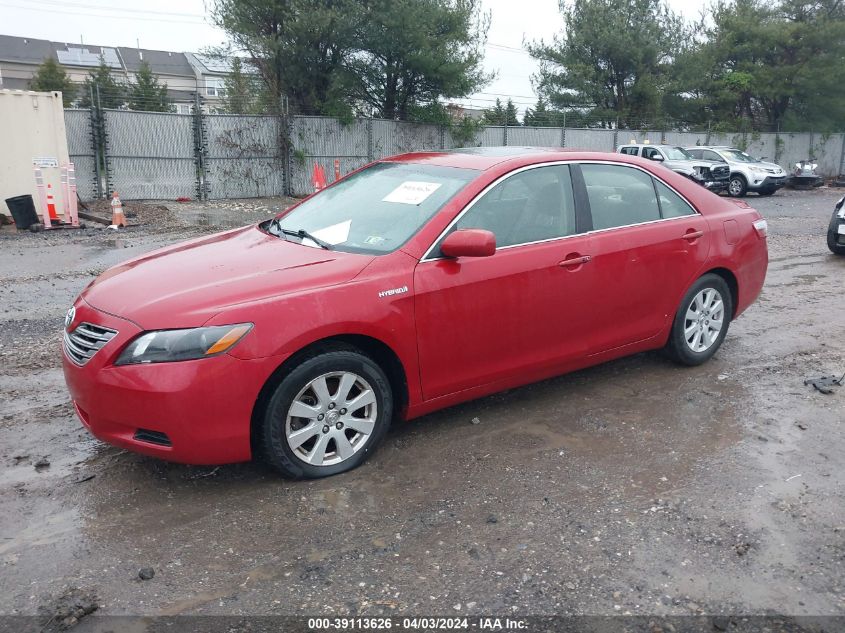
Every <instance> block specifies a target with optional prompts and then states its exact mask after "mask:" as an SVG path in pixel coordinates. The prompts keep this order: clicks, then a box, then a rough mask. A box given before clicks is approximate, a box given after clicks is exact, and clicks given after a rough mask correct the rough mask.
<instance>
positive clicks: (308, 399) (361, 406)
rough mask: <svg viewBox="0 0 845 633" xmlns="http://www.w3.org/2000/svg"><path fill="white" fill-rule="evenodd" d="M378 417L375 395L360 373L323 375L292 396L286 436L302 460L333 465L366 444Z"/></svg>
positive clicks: (316, 464) (286, 424)
mask: <svg viewBox="0 0 845 633" xmlns="http://www.w3.org/2000/svg"><path fill="white" fill-rule="evenodd" d="M377 417H378V405H377V404H376V394H375V392H374V391H373V388H372V387H371V386H370V384H369V383H368V382H367V381H366V380H364V379H363V378H362V377H361V376H359V375H358V374H355V373H352V372H332V373H328V374H323V375H322V376H318V377H317V378H314V379H313V380H312V381H311V382H309V383H308V384H307V385H305V387H303V388H302V390H300V392H299V393H298V394H297V395H296V397H295V398H294V399H293V402H292V403H291V406H290V409H288V414H287V419H286V421H285V438H286V440H287V443H288V446H290V449H291V450H292V451H293V453H294V455H296V456H297V457H298V458H299V459H301V460H302V461H304V462H306V463H308V464H311V465H313V466H331V465H334V464H339V463H341V462H343V461H346V460H347V459H349V458H350V457H352V456H353V455H354V454H355V453H357V452H358V451H359V450H361V449H362V448H363V447H364V445H365V444H366V443H367V441H368V440H369V439H370V436H371V435H372V433H373V429H374V428H375V424H376V419H377Z"/></svg>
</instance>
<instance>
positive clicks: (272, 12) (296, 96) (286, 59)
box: [212, 0, 361, 114]
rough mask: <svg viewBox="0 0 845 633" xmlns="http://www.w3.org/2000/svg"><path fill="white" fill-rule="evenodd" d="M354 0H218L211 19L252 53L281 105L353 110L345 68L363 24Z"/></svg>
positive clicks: (311, 110) (239, 48)
mask: <svg viewBox="0 0 845 633" xmlns="http://www.w3.org/2000/svg"><path fill="white" fill-rule="evenodd" d="M360 14H361V7H360V3H359V2H356V1H355V0H266V1H263V2H254V1H252V0H213V2H212V20H213V21H214V24H215V25H216V26H218V27H219V28H221V29H222V30H224V31H225V32H226V34H227V35H228V37H229V39H230V40H231V45H232V47H233V49H234V52H235V53H242V54H244V55H246V56H247V58H248V59H249V62H250V64H252V65H253V66H254V67H255V69H256V70H257V71H258V74H259V76H260V77H261V80H262V82H263V83H264V85H265V86H266V89H267V91H268V93H269V95H270V96H271V97H272V102H273V107H274V109H276V110H280V109H281V107H282V105H281V104H282V103H283V101H285V99H286V100H287V103H288V104H289V105H290V108H291V110H292V111H293V112H296V113H303V114H341V113H343V111H348V110H349V105H348V103H347V100H346V94H345V92H344V86H345V80H346V78H347V75H346V72H345V68H346V64H347V62H348V61H349V57H350V55H351V54H352V51H353V50H354V48H355V43H356V37H357V35H356V33H357V30H358V28H359V27H360V21H361V20H360Z"/></svg>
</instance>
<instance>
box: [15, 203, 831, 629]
mask: <svg viewBox="0 0 845 633" xmlns="http://www.w3.org/2000/svg"><path fill="white" fill-rule="evenodd" d="M840 195H842V194H841V192H839V191H837V190H832V189H822V190H817V191H810V192H791V191H782V192H779V193H778V194H777V195H775V196H773V197H771V198H757V197H755V196H749V198H748V201H749V202H750V203H751V204H753V205H754V206H756V207H757V208H758V209H759V210H760V211H761V212H762V213H763V214H764V215H765V216H766V217H767V218H768V220H769V226H770V234H771V237H770V257H771V264H770V269H769V275H768V280H767V283H766V287H765V290H764V292H763V295H762V296H761V298H760V300H759V301H758V302H757V304H756V305H754V306H753V307H752V308H751V309H750V310H749V311H748V312H747V313H746V314H745V315H743V316H742V317H741V318H740V319H739V320H738V321H737V322H736V323H734V324H733V325H732V326H731V330H730V333H729V335H728V338H727V340H726V341H725V344H724V346H723V347H722V349H721V350H720V352H719V353H718V355H717V356H716V357H715V359H714V360H712V361H711V362H710V363H708V364H706V365H704V366H702V367H698V368H693V369H689V368H680V367H677V366H674V365H672V364H671V363H670V362H668V361H666V360H664V359H663V358H662V357H661V356H660V355H658V354H651V353H650V354H642V355H638V356H635V357H632V358H628V359H624V360H620V361H617V362H612V363H609V364H606V365H602V366H600V367H596V368H593V369H589V370H586V371H581V372H578V373H575V374H571V375H568V376H564V377H560V378H556V379H553V380H548V381H545V382H542V383H539V384H536V385H533V386H530V387H526V388H523V389H516V390H513V391H510V392H508V393H504V394H500V395H497V396H493V397H489V398H485V399H483V400H479V401H476V402H472V403H469V404H465V405H462V406H458V407H454V408H451V409H448V410H446V411H442V412H439V413H436V414H433V415H429V416H426V417H425V418H423V419H420V420H416V421H414V422H411V423H407V424H404V425H397V426H395V427H394V428H393V429H392V430H391V432H390V433H389V435H388V437H387V439H386V441H385V443H384V444H383V446H382V447H381V449H380V450H379V451H378V452H377V453H376V455H374V457H373V458H372V459H371V460H370V461H369V462H368V463H367V464H365V465H364V466H363V467H361V468H359V469H358V470H356V471H354V472H351V473H347V474H344V475H340V476H336V477H332V478H329V479H324V480H320V481H312V482H290V481H285V480H281V479H279V478H278V477H276V476H275V475H274V474H272V473H270V472H269V471H267V470H266V469H264V468H263V467H261V466H259V465H252V464H243V465H235V466H225V467H220V468H198V467H188V466H180V465H174V464H167V463H164V462H159V461H156V460H153V459H149V458H145V457H141V456H138V455H134V454H131V453H127V452H123V451H121V450H118V449H115V448H112V447H109V446H106V445H104V444H101V443H99V442H98V441H96V440H94V439H93V438H91V437H90V436H89V435H88V433H87V432H85V431H84V430H83V428H82V427H81V425H80V423H79V422H78V421H77V419H76V417H75V415H74V414H73V411H72V409H71V405H70V402H69V400H68V396H67V394H66V392H65V389H64V383H63V379H62V374H61V369H60V361H59V355H60V332H61V328H62V320H63V317H64V314H65V311H66V310H67V308H68V306H70V305H71V302H72V301H73V299H74V297H75V296H76V295H77V294H78V293H79V292H80V291H81V290H82V288H83V287H84V286H85V285H86V284H87V283H88V282H89V281H90V280H91V279H92V278H93V276H94V275H96V274H98V273H99V272H101V271H102V270H104V269H105V268H106V267H108V266H110V265H112V264H115V263H118V262H119V261H121V260H123V259H125V258H128V257H130V256H134V255H137V254H139V253H143V252H145V251H148V250H150V249H153V248H156V247H159V246H162V245H164V244H168V243H171V242H174V241H177V240H180V239H183V238H185V237H189V236H192V235H195V234H197V233H201V232H206V231H210V230H214V226H215V225H225V226H232V225H237V224H242V223H249V222H254V221H257V220H258V219H261V218H263V217H266V216H267V214H268V213H271V212H272V211H273V210H274V209H276V208H281V206H283V205H284V201H262V202H261V203H260V204H259V206H260V207H261V210H259V211H255V210H253V209H251V205H252V204H255V203H249V202H246V203H243V206H236V205H237V203H234V205H233V204H232V203H218V204H217V205H213V206H211V207H208V208H205V207H203V206H202V205H198V204H196V203H194V204H192V205H188V206H184V207H180V206H178V205H167V206H162V207H158V206H157V205H155V204H153V205H150V206H149V208H145V209H144V213H142V214H141V215H142V216H144V217H141V218H140V219H139V221H142V222H141V223H142V224H143V226H138V227H136V228H130V229H128V230H126V231H123V232H121V233H119V234H116V233H114V232H111V231H108V230H105V229H96V228H92V229H88V230H84V231H77V232H71V231H65V232H53V233H50V234H39V235H30V234H22V235H16V234H14V233H13V232H12V231H11V230H10V229H9V228H8V227H6V228H4V229H3V230H2V231H0V282H2V286H0V463H2V473H1V474H0V614H5V615H9V614H23V615H32V614H36V613H38V612H39V608H42V609H43V608H46V609H50V608H52V605H55V604H56V601H57V600H59V597H60V596H61V595H62V593H63V592H65V591H67V590H68V589H69V588H71V587H74V588H77V589H78V591H80V592H87V594H86V595H96V599H95V602H96V605H95V606H97V607H98V611H97V614H144V615H161V614H306V615H336V614H393V615H408V614H415V615H431V614H444V615H457V614H491V613H495V614H500V615H505V614H513V615H518V616H526V615H548V614H625V613H631V614H662V615H682V614H696V613H698V614H702V613H703V614H724V613H734V614H766V613H783V614H790V615H802V614H804V615H843V614H845V573H843V572H845V485H843V468H844V467H845V388H843V389H839V390H838V391H837V392H836V393H834V394H833V395H823V394H821V393H819V392H818V391H814V390H813V389H812V388H811V387H808V386H805V385H804V383H803V381H804V379H805V378H808V377H815V376H820V375H823V374H831V373H835V372H839V373H840V374H841V373H845V339H843V336H845V334H843V328H842V325H843V305H845V304H843V296H845V294H843V288H845V259H843V258H835V257H834V256H832V255H831V254H830V253H829V252H828V250H827V248H826V245H825V230H826V225H827V222H828V219H829V217H830V213H831V212H832V208H833V204H834V201H835V199H836V198H837V197H838V196H840ZM273 205H276V206H273ZM128 206H129V207H130V209H131V206H132V205H128ZM197 222H200V224H197ZM835 324H836V327H834V325H835ZM474 418H478V420H479V421H480V423H479V424H474V423H472V420H473V419H474ZM48 464H49V465H48ZM141 568H152V569H153V570H154V576H153V577H152V578H151V579H149V580H139V579H138V572H139V569H141Z"/></svg>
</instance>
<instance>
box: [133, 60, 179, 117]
mask: <svg viewBox="0 0 845 633" xmlns="http://www.w3.org/2000/svg"><path fill="white" fill-rule="evenodd" d="M128 96H129V109H130V110H145V111H147V112H172V111H173V104H172V103H171V101H170V98H169V97H168V96H167V84H166V83H159V80H158V77H156V76H155V75H154V74H153V71H152V68H150V65H149V63H147V61H146V60H144V61H142V62H141V66H140V67H139V68H138V72H136V73H135V81H134V83H132V84H131V85H130V86H129V95H128Z"/></svg>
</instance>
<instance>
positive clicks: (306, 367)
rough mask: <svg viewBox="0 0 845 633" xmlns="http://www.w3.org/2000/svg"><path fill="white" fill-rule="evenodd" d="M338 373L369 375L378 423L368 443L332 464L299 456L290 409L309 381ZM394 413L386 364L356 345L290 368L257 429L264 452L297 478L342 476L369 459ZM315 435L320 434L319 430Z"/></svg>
mask: <svg viewBox="0 0 845 633" xmlns="http://www.w3.org/2000/svg"><path fill="white" fill-rule="evenodd" d="M333 372H349V373H352V374H355V375H357V376H359V377H361V378H363V379H364V380H365V381H366V382H367V383H368V385H369V386H370V387H371V388H372V391H373V393H374V394H375V403H376V406H377V410H376V411H377V414H376V415H377V417H376V420H375V425H374V427H373V430H372V432H371V433H370V435H369V437H368V438H366V441H365V443H364V444H362V445H361V447H360V449H357V450H356V451H355V452H354V453H353V454H352V456H350V457H348V458H347V459H344V460H343V461H341V462H339V463H336V464H332V465H314V464H309V463H308V462H306V461H304V460H303V459H301V458H300V457H298V456H297V454H296V453H295V452H294V450H293V449H292V448H291V447H290V445H289V444H288V439H287V435H286V424H287V418H288V412H289V410H290V407H291V405H292V404H293V401H294V398H296V397H297V395H298V394H300V392H301V391H302V390H303V389H304V388H306V386H307V385H309V384H310V383H311V382H312V381H314V380H315V379H317V378H319V377H320V376H323V375H325V374H331V373H333ZM392 417H393V393H392V390H391V388H390V381H389V380H388V378H387V376H386V375H385V373H384V371H383V370H382V369H381V367H379V366H378V365H377V364H376V363H375V362H374V361H373V360H372V359H371V358H369V357H368V356H365V355H364V354H362V353H360V352H359V351H357V350H353V349H337V350H329V351H322V352H318V353H316V354H315V355H313V356H310V357H306V358H305V359H304V360H303V361H302V362H301V363H300V364H299V365H297V366H296V367H295V368H294V369H292V370H291V371H290V372H288V374H287V375H286V376H285V377H284V378H283V379H282V380H281V381H280V382H279V384H278V386H277V387H276V390H275V391H274V392H273V395H272V396H271V397H270V399H269V401H268V403H267V407H266V409H265V411H264V413H263V415H262V417H261V418H260V420H259V422H260V426H259V428H258V429H257V437H256V439H257V449H258V453H259V457H260V458H261V459H262V460H263V461H264V462H266V463H267V464H269V465H270V466H271V467H273V468H274V469H276V470H277V471H279V472H280V473H281V474H282V475H284V476H285V477H288V478H291V479H316V478H319V477H328V476H329V475H336V474H338V473H342V472H345V471H347V470H352V469H353V468H356V467H358V466H360V465H361V464H362V463H364V461H365V460H366V459H367V458H368V457H369V456H370V455H371V454H372V452H373V451H374V450H375V448H376V447H377V446H378V445H379V443H380V442H381V440H382V439H383V438H384V435H385V433H387V429H388V427H389V426H390V422H391V419H392ZM323 428H326V427H323ZM324 432H325V431H324ZM332 432H333V431H332ZM345 432H346V431H344V433H345ZM315 438H319V435H317V436H315ZM316 441H317V440H316V439H315V442H316ZM329 441H331V440H329Z"/></svg>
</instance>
